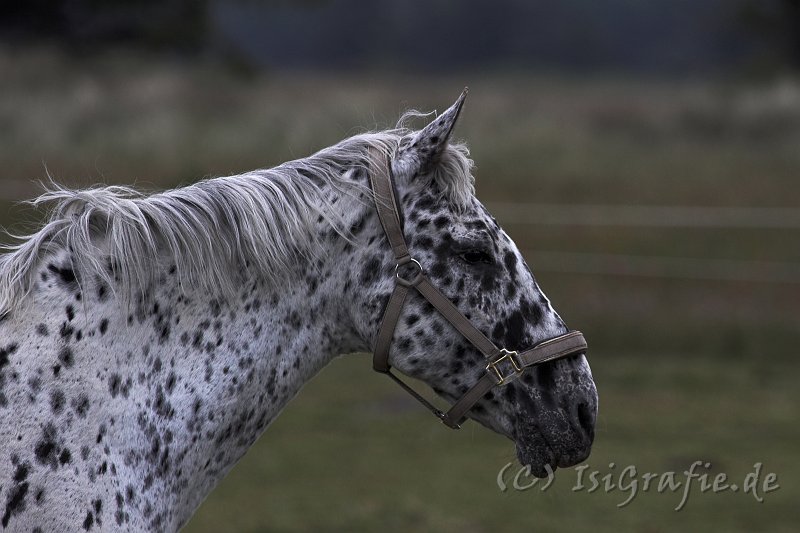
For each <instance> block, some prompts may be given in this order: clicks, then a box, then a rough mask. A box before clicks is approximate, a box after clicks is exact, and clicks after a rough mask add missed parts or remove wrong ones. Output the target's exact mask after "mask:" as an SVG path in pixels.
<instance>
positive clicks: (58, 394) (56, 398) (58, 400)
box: [50, 389, 66, 415]
mask: <svg viewBox="0 0 800 533" xmlns="http://www.w3.org/2000/svg"><path fill="white" fill-rule="evenodd" d="M64 403H66V398H65V397H64V392H63V391H62V390H61V389H55V390H54V391H52V392H51V393H50V408H51V409H52V410H53V414H56V415H58V414H61V411H63V410H64Z"/></svg>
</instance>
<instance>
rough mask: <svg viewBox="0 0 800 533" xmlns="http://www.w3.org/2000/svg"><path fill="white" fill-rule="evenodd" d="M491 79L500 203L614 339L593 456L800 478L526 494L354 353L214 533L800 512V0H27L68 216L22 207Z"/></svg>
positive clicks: (22, 139)
mask: <svg viewBox="0 0 800 533" xmlns="http://www.w3.org/2000/svg"><path fill="white" fill-rule="evenodd" d="M465 85H468V86H469V87H470V95H469V99H468V101H467V106H466V109H465V112H464V114H463V115H462V118H461V121H460V124H459V126H458V129H457V132H456V135H457V137H460V138H463V139H465V140H467V141H468V142H469V144H470V146H471V148H472V153H473V157H474V159H475V161H476V162H477V169H476V177H477V180H478V181H477V186H478V193H479V197H480V198H481V199H482V200H483V201H484V202H485V203H486V204H487V205H488V206H489V208H490V210H492V212H493V213H494V214H495V215H496V216H497V218H498V219H499V221H500V222H501V224H503V226H504V227H505V228H506V230H507V231H508V232H509V233H510V234H511V236H512V237H513V238H514V239H515V240H516V242H517V243H518V244H519V246H520V248H522V249H523V250H524V253H525V255H526V257H527V260H528V262H529V264H530V265H531V267H532V269H533V270H534V273H535V274H536V275H537V278H538V280H539V282H540V284H541V285H542V286H543V288H544V290H545V291H546V293H547V294H548V295H549V297H550V298H551V300H552V301H553V302H554V305H555V306H556V308H557V309H558V310H559V311H560V313H561V314H562V316H563V317H564V318H565V320H566V321H567V323H568V324H569V325H571V326H572V327H575V328H580V329H581V330H583V331H584V332H585V333H586V335H587V338H588V339H589V342H590V346H591V353H590V363H591V365H592V369H593V372H594V375H595V378H596V381H597V385H598V389H599V392H600V413H599V419H598V425H597V435H596V440H595V447H594V450H593V453H592V455H591V457H590V458H589V459H588V461H587V463H588V464H589V465H590V467H591V468H590V469H591V470H598V471H600V473H601V475H604V474H607V473H611V474H612V477H613V478H614V480H615V481H618V476H619V474H620V472H621V470H622V469H623V468H624V467H625V466H627V465H635V466H636V468H637V471H638V472H640V473H643V472H656V473H662V472H666V471H677V472H679V473H680V472H682V471H684V470H686V469H687V468H689V466H690V465H691V463H692V462H694V461H696V460H701V461H704V462H708V463H710V464H711V465H710V467H709V468H708V469H706V470H702V471H707V472H710V473H711V475H712V476H713V475H716V474H717V473H720V472H724V473H726V474H727V475H728V476H729V477H730V478H731V479H732V480H734V481H735V480H739V479H742V478H743V477H744V476H745V474H747V473H748V472H751V471H753V465H754V463H758V462H761V463H763V472H762V475H761V479H762V480H763V479H764V473H765V472H774V473H776V474H777V475H778V484H779V485H780V489H779V490H777V491H775V492H772V493H770V494H767V495H765V497H764V501H763V503H758V502H757V501H756V500H755V499H754V498H753V497H752V495H747V494H743V493H742V492H741V491H740V492H739V493H731V492H728V493H725V494H712V493H711V492H706V493H701V491H700V490H699V487H698V486H697V485H695V486H694V488H693V489H692V493H691V494H690V497H689V500H688V503H687V504H686V506H685V508H684V509H682V510H681V511H679V512H676V511H675V510H674V507H676V506H677V505H678V503H679V501H680V499H681V494H680V493H671V492H664V493H660V494H659V493H658V492H657V491H655V490H654V489H652V488H651V490H650V491H649V492H647V493H640V494H638V495H637V496H636V497H635V498H634V500H633V501H632V502H631V503H630V504H628V505H627V506H625V507H622V508H618V507H617V505H618V504H619V503H621V502H623V501H624V500H626V499H627V497H628V496H629V493H630V489H629V490H628V491H627V492H623V491H620V490H619V489H618V490H615V491H611V492H610V493H606V492H605V491H603V490H602V489H600V490H597V491H596V492H593V493H588V492H587V491H586V490H580V491H574V490H573V488H574V487H575V484H576V481H577V473H576V472H575V471H574V470H573V469H567V470H563V471H562V470H559V471H558V473H557V477H556V480H555V482H554V483H553V485H552V486H551V487H550V488H549V489H548V490H547V491H544V492H542V491H540V490H538V488H534V489H531V490H528V491H515V490H513V489H511V488H510V489H509V490H507V491H506V492H502V491H501V490H499V488H498V486H497V481H496V479H497V475H498V472H499V471H500V469H501V468H502V467H503V466H504V465H505V464H506V463H508V462H509V461H514V460H515V459H514V449H513V445H512V443H511V442H509V441H506V440H504V439H503V438H501V437H499V436H497V435H494V434H492V433H490V432H488V431H486V430H484V429H482V428H480V427H477V426H476V425H474V424H468V426H467V427H466V428H464V429H463V430H461V431H459V432H453V431H450V430H448V429H447V428H445V427H444V426H442V425H441V424H437V423H436V422H435V421H434V420H433V419H431V417H430V415H429V414H428V413H427V412H424V411H423V410H422V409H421V408H420V407H419V406H418V405H417V404H415V403H414V402H413V400H411V399H410V398H409V397H408V396H407V395H405V393H403V392H402V391H401V390H400V389H399V388H397V387H396V386H394V385H393V384H391V383H390V382H389V380H386V379H384V378H381V377H380V376H378V375H376V374H373V373H372V372H371V370H370V364H369V362H368V356H366V355H353V356H350V357H345V358H341V359H339V360H337V361H336V362H335V363H334V364H332V365H331V366H330V367H329V368H327V369H326V370H324V371H323V372H322V373H321V374H320V375H319V376H318V377H317V378H315V379H314V380H313V381H312V383H310V384H309V385H308V386H307V387H306V388H305V389H304V390H303V392H302V393H301V394H300V396H299V397H298V398H297V399H296V400H295V401H293V402H292V403H291V404H290V406H289V407H288V408H287V410H286V411H285V413H284V414H283V415H282V417H281V418H279V419H278V420H277V421H276V422H275V423H274V424H273V426H272V427H271V428H270V429H269V430H268V431H267V432H266V433H265V435H264V436H263V437H262V438H261V440H260V441H259V442H258V443H257V445H256V446H255V448H254V449H253V450H252V451H251V452H250V453H249V454H248V455H247V456H246V457H245V458H244V459H243V460H242V462H241V463H240V464H239V465H238V466H237V467H236V468H235V469H234V470H233V472H232V473H231V474H230V475H229V476H228V478H227V479H226V480H225V481H224V482H223V483H222V484H221V485H220V486H219V488H218V489H217V490H216V491H215V492H214V493H213V494H212V495H211V496H210V498H209V499H208V500H207V501H206V502H205V504H204V505H203V506H202V507H201V508H200V510H199V512H198V514H197V515H196V516H195V518H194V519H193V521H192V522H191V523H190V524H189V526H188V527H187V529H186V530H187V531H189V532H194V533H199V532H205V531H209V532H211V531H213V532H218V531H248V532H250V531H252V532H256V531H309V530H321V531H376V530H381V531H385V532H389V531H459V532H482V531H498V530H500V531H504V530H507V531H520V530H523V529H536V530H538V531H584V530H589V529H591V530H592V531H595V532H604V531H615V532H616V531H641V532H660V531H673V530H676V529H679V528H680V529H686V530H695V531H696V530H704V531H795V530H796V527H797V519H798V518H800V516H798V514H797V501H798V499H799V498H800V488H799V487H798V482H797V480H798V475H799V474H800V467H798V461H797V454H798V451H800V449H799V448H798V442H800V429H798V414H800V410H799V409H798V405H800V402H799V400H800V393H798V389H797V385H796V376H797V374H798V370H800V361H799V360H798V357H797V346H798V345H800V328H799V326H800V316H799V314H798V311H800V303H799V302H800V240H799V239H798V238H799V237H800V184H798V178H800V2H798V1H796V0H758V1H756V0H692V1H688V0H650V1H648V2H633V1H630V0H605V1H603V2H593V1H589V0H561V1H559V2H542V1H527V2H526V1H519V0H495V1H493V2H483V1H478V0H469V1H458V2H456V1H455V0H429V1H422V0H407V1H405V2H393V1H389V0H379V1H373V2H360V1H357V0H305V1H295V2H290V1H279V0H275V1H255V0H251V1H229V2H223V1H219V0H216V1H215V0H206V1H200V0H197V1H190V0H160V1H155V0H150V1H137V2H134V1H129V0H113V1H112V0H104V1H99V0H69V1H67V0H61V1H44V0H29V1H28V2H17V3H6V4H4V6H3V7H2V8H0V169H2V170H0V224H2V225H3V226H5V227H7V228H9V229H11V230H15V231H24V230H25V229H26V228H30V227H31V224H32V223H34V222H35V221H36V220H37V217H40V216H41V214H40V213H35V212H32V211H30V210H29V209H28V208H26V207H25V206H22V205H19V204H18V203H17V202H18V201H20V200H23V199H27V198H31V197H33V196H35V195H36V194H37V193H38V188H37V186H36V185H35V183H34V180H37V179H43V178H45V176H46V172H49V173H50V174H51V175H52V176H53V177H54V178H55V179H56V180H58V181H60V182H63V183H66V184H70V185H74V186H86V185H89V184H93V183H100V182H102V183H126V184H131V183H133V184H137V185H138V186H140V187H143V188H147V189H155V188H168V187H174V186H178V185H181V184H188V183H191V182H192V181H195V180H198V179H201V178H204V177H210V176H218V175H226V174H233V173H240V172H244V171H246V170H250V169H253V168H258V167H269V166H273V165H275V164H278V163H280V162H282V161H285V160H287V159H292V158H297V157H302V156H305V155H308V154H310V153H312V152H313V151H315V150H317V149H319V148H321V147H324V146H328V145H330V144H333V143H335V142H337V141H338V140H340V139H342V138H344V137H345V136H348V135H351V134H354V133H357V132H361V131H364V130H368V129H375V128H379V127H387V126H391V125H393V124H394V122H395V121H396V120H397V118H398V116H399V115H400V113H401V112H402V111H403V110H405V109H407V108H410V107H414V108H418V109H421V110H425V111H430V110H434V109H438V110H439V111H442V110H444V109H445V108H446V107H447V106H448V105H449V104H450V103H451V102H452V101H454V99H455V98H456V97H457V96H458V94H459V92H460V91H461V89H462V88H463V87H464V86H465ZM0 239H3V240H4V242H7V241H8V238H7V237H2V238H0ZM610 465H613V466H610ZM511 472H512V474H513V473H514V472H516V467H514V469H513V470H512V471H511ZM507 481H508V482H510V479H507ZM523 481H525V480H524V479H523ZM640 488H641V487H640Z"/></svg>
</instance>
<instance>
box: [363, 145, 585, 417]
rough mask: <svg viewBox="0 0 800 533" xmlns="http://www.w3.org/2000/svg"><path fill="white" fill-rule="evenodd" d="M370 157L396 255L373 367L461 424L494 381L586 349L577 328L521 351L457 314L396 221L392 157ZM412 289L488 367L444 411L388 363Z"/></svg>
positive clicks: (375, 187)
mask: <svg viewBox="0 0 800 533" xmlns="http://www.w3.org/2000/svg"><path fill="white" fill-rule="evenodd" d="M371 159H372V161H371V163H372V165H373V168H372V171H371V172H370V173H369V174H370V183H371V185H372V193H373V195H374V198H375V205H376V207H377V210H378V217H379V218H380V221H381V226H383V231H384V232H385V233H386V237H387V238H388V239H389V244H390V245H391V247H392V253H393V254H394V258H395V260H396V261H397V264H396V266H395V286H394V290H393V291H392V295H391V296H390V298H389V302H388V303H387V304H386V310H385V311H384V313H383V320H382V321H381V326H380V329H379V330H378V336H377V339H376V341H375V350H374V353H373V360H372V367H373V369H374V370H375V371H377V372H380V373H382V374H387V375H388V376H389V377H391V378H392V379H393V380H394V381H395V382H397V383H398V384H399V385H400V386H401V387H403V389H405V390H406V391H407V392H409V393H410V394H411V395H412V396H413V397H414V398H416V399H417V400H418V401H419V402H420V403H422V404H423V405H424V406H425V407H427V408H428V409H429V410H430V411H431V412H433V414H435V415H436V416H437V417H438V418H440V419H441V420H442V422H444V423H445V424H446V425H447V426H449V427H451V428H453V429H459V428H460V427H461V423H462V422H463V421H464V418H465V416H466V414H467V412H468V411H469V410H470V408H472V406H473V405H475V403H476V402H478V400H480V399H481V398H482V397H483V395H485V394H486V393H487V392H489V391H490V390H491V389H492V388H493V387H495V386H501V385H506V384H507V383H510V382H511V381H514V380H515V379H516V378H518V377H519V376H520V375H521V374H522V372H523V371H525V369H526V368H528V367H531V366H535V365H538V364H541V363H545V362H547V361H553V360H555V359H560V358H562V357H567V356H570V355H575V354H579V353H582V352H585V351H586V347H587V346H586V340H585V339H584V338H583V334H582V333H581V332H580V331H570V332H569V333H566V334H564V335H559V336H558V337H554V338H552V339H548V340H546V341H543V342H540V343H539V344H537V345H535V346H533V347H532V348H529V349H528V350H525V351H524V352H520V353H518V352H515V351H510V350H506V349H505V348H498V347H497V346H495V345H494V343H492V341H490V340H489V339H488V338H486V335H484V334H483V333H482V332H481V331H480V330H478V329H477V328H476V327H475V326H473V325H472V323H471V322H470V321H469V319H467V317H465V316H464V315H463V314H461V312H460V311H459V310H458V309H457V308H456V306H455V305H453V303H452V302H451V301H450V300H449V299H448V298H447V297H446V296H445V295H443V294H442V293H441V292H439V290H438V289H437V288H436V287H434V286H433V285H432V284H431V282H430V280H428V278H427V276H425V271H424V269H423V268H422V265H420V264H419V262H418V261H417V260H416V259H413V258H412V257H411V254H410V253H409V251H408V246H407V245H406V240H405V237H404V236H403V228H402V225H401V224H400V215H399V213H400V211H399V208H398V205H397V198H396V196H395V192H394V185H393V183H392V170H391V163H390V162H389V160H388V158H387V157H386V156H384V155H383V154H380V153H377V151H373V153H371ZM411 289H415V290H416V291H417V292H419V293H420V294H421V295H422V297H423V298H425V299H426V300H427V301H428V302H430V304H431V305H433V307H435V308H436V309H437V310H438V311H439V313H441V315H442V316H443V317H444V318H445V319H446V320H447V321H448V322H450V324H451V325H452V326H453V327H454V328H455V329H456V330H458V332H459V333H461V334H462V335H463V336H464V337H465V338H466V339H467V340H468V341H469V342H470V343H471V344H472V345H473V346H475V348H477V349H478V350H479V351H480V352H481V353H482V354H483V355H484V356H485V357H486V373H485V374H484V375H483V376H482V377H481V378H480V379H479V380H478V382H477V383H475V384H474V385H473V386H472V388H470V389H469V390H468V391H467V392H466V393H464V395H463V396H462V397H461V398H460V399H459V400H458V401H457V402H456V403H455V404H454V405H453V406H452V407H451V408H450V409H449V410H448V411H447V412H442V411H440V410H439V409H437V408H436V407H434V406H433V405H432V404H431V403H430V402H428V400H426V399H425V398H423V397H422V396H420V395H419V394H417V392H416V391H415V390H414V389H412V388H411V387H409V386H408V385H407V384H406V383H405V382H403V381H402V380H401V379H400V378H399V377H398V376H397V375H395V374H394V373H392V367H391V365H390V364H389V350H390V348H391V344H392V338H393V337H394V331H395V328H396V327H397V322H398V320H399V319H400V313H401V312H402V311H403V305H404V304H405V302H406V297H407V296H408V293H409V292H410V291H411Z"/></svg>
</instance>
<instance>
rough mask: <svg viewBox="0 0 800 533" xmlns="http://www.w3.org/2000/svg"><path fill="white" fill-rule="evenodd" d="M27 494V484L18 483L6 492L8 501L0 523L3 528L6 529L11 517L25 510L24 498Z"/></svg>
mask: <svg viewBox="0 0 800 533" xmlns="http://www.w3.org/2000/svg"><path fill="white" fill-rule="evenodd" d="M27 494H28V483H27V482H24V483H19V484H18V485H14V487H13V488H12V489H11V490H10V491H9V492H8V500H7V501H6V510H5V512H4V513H3V519H2V521H1V523H2V524H3V527H4V528H5V527H8V522H9V520H10V519H11V517H12V516H13V515H15V514H17V513H21V512H22V511H23V510H24V509H25V496H26V495H27Z"/></svg>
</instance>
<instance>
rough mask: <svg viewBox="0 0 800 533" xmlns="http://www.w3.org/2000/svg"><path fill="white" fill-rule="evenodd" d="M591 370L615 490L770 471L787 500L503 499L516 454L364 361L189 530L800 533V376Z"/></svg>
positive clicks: (288, 418) (600, 459)
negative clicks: (639, 480)
mask: <svg viewBox="0 0 800 533" xmlns="http://www.w3.org/2000/svg"><path fill="white" fill-rule="evenodd" d="M591 362H592V367H593V372H594V374H595V378H596V381H597V385H598V388H599V391H600V398H601V402H600V416H599V420H598V424H597V436H596V439H595V447H594V450H593V452H592V456H591V457H590V459H589V461H588V463H589V464H590V465H591V469H592V470H594V469H597V470H599V471H600V472H601V473H602V474H606V473H609V472H615V473H616V476H618V475H619V473H620V472H621V470H622V469H623V468H624V467H625V466H627V465H631V464H632V465H635V466H636V467H637V469H638V471H639V472H656V473H663V472H666V471H677V472H678V473H679V474H680V473H681V472H683V471H684V470H686V469H687V468H688V467H689V466H690V465H691V463H692V462H693V461H695V460H702V461H708V462H711V464H712V468H711V472H713V475H716V474H717V473H718V472H725V473H726V474H728V475H729V476H730V477H731V479H732V480H741V479H743V478H744V476H745V475H746V474H747V473H748V472H749V471H751V470H752V468H753V464H754V463H756V462H759V461H760V462H763V463H764V470H765V473H766V472H775V473H777V474H778V483H779V484H780V486H781V488H780V489H779V490H777V491H775V492H772V493H770V494H767V495H766V497H765V499H764V502H763V503H758V502H756V501H755V500H754V499H753V498H752V496H750V495H745V494H742V493H735V494H734V493H723V494H712V493H706V494H701V493H700V492H699V488H698V487H699V486H694V488H693V492H692V493H691V494H690V497H689V499H688V502H687V504H686V506H685V508H684V509H682V510H681V511H679V512H676V511H674V507H676V506H677V505H678V503H679V502H680V499H681V493H680V492H676V493H669V492H665V493H662V494H659V493H658V492H656V491H655V490H653V491H650V492H646V493H644V492H641V493H639V494H638V496H637V497H636V498H635V499H634V500H633V501H632V502H631V503H630V504H629V505H628V506H626V507H624V508H617V504H619V503H621V502H622V501H624V500H625V499H626V498H627V496H628V492H627V491H626V492H623V491H620V490H616V491H613V492H610V493H604V492H602V491H601V490H599V491H597V492H594V493H588V492H586V491H585V490H584V491H579V492H573V491H572V488H573V487H574V486H575V485H576V483H577V474H576V472H575V471H574V470H573V469H566V470H558V471H557V474H556V480H555V482H554V483H553V485H552V487H550V488H549V489H548V490H547V491H545V492H541V491H540V490H538V489H531V490H527V491H515V490H513V489H512V488H509V490H507V491H506V492H505V493H504V492H501V491H500V490H499V488H498V485H497V475H498V472H499V470H500V469H501V468H502V467H503V465H505V464H506V463H507V462H509V461H514V451H513V444H512V443H511V442H510V441H507V440H506V439H504V438H501V437H499V436H497V435H495V434H492V433H491V432H489V431H487V430H485V429H483V428H480V427H477V426H476V425H475V424H469V425H467V426H466V427H465V428H464V429H462V430H461V431H452V430H449V429H447V428H446V427H444V426H443V425H442V424H439V423H437V422H436V421H435V419H433V417H431V416H430V415H429V414H428V413H427V412H425V411H423V410H422V409H421V408H420V407H419V406H418V405H417V404H415V403H414V402H413V401H412V400H411V399H410V398H408V397H407V396H406V395H405V394H404V393H403V392H402V391H401V390H400V389H399V388H397V387H396V386H394V385H393V384H392V383H390V382H389V380H386V379H385V378H382V377H381V376H379V375H377V374H374V373H372V372H371V371H370V370H369V362H368V358H367V356H365V355H352V356H347V357H345V358H343V359H341V360H339V361H337V362H335V363H334V364H333V365H331V366H330V367H328V368H327V369H325V370H324V371H323V372H322V374H321V375H320V376H318V377H317V378H315V379H314V380H313V381H312V382H311V383H310V384H309V385H308V386H307V387H306V388H305V389H304V390H303V391H302V392H301V394H300V395H299V396H298V398H296V399H295V400H294V401H293V402H292V403H291V404H290V406H289V407H288V408H287V409H286V412H285V413H284V414H283V415H282V416H281V417H280V418H279V419H278V420H277V421H276V422H275V424H274V425H273V426H272V427H271V428H270V429H269V430H268V431H267V433H266V434H265V435H264V437H262V439H261V440H260V441H259V442H258V443H257V444H256V446H255V447H254V449H253V450H252V451H251V452H250V453H249V454H248V455H247V456H246V457H245V458H244V459H243V461H242V462H241V463H240V464H239V465H238V466H237V467H236V469H234V471H233V472H232V473H231V474H230V476H229V477H228V478H227V479H226V480H225V481H224V482H223V483H222V485H221V486H220V487H219V488H218V489H217V490H216V491H215V492H214V494H213V495H212V497H211V498H210V499H209V500H208V501H207V502H206V503H205V504H204V505H203V506H202V507H201V509H200V512H199V513H198V514H197V515H196V516H195V518H194V519H193V520H192V522H191V523H190V525H189V527H188V528H187V530H188V531H190V532H203V531H221V530H229V531H253V532H255V531H311V530H317V529H322V530H326V531H376V530H381V531H408V530H416V531H496V530H504V531H521V530H523V529H536V530H539V531H576V530H577V531H583V530H587V529H589V528H590V527H591V528H592V530H593V531H600V532H604V531H609V532H615V531H620V530H623V531H646V532H655V531H674V530H676V529H679V528H680V529H688V530H691V531H793V530H794V528H795V525H796V501H797V498H798V497H800V490H799V489H798V486H797V483H796V480H797V477H798V475H799V474H800V468H799V467H798V465H797V461H796V452H797V444H796V443H797V442H798V439H800V428H798V426H797V424H796V421H797V419H798V415H800V412H799V410H798V405H800V402H799V401H798V400H800V394H798V392H797V389H796V387H795V383H794V378H793V375H794V374H795V373H796V372H797V371H798V370H800V366H799V365H798V363H797V362H796V361H794V362H790V363H787V364H785V365H782V366H781V367H777V366H774V367H765V366H762V365H758V364H757V363H755V362H741V361H739V362H733V363H731V364H721V362H720V361H716V360H708V359H703V358H698V359H694V360H687V359H686V358H685V357H681V356H668V355H663V356H659V357H658V358H654V357H652V356H634V355H631V356H622V355H614V356H611V355H610V354H607V353H603V352H602V351H600V350H598V351H596V352H593V353H592V356H591ZM611 462H613V463H615V464H616V465H617V466H616V467H615V468H613V469H612V468H609V467H608V465H609V463H611ZM517 468H518V467H517V466H516V463H515V466H514V467H513V469H512V474H508V475H507V476H506V478H505V479H506V482H507V483H508V485H509V487H511V482H512V479H513V473H514V472H516V469H517ZM763 477H764V474H762V477H761V479H762V480H763ZM522 480H523V481H526V479H525V478H523V479H522ZM587 483H588V482H587Z"/></svg>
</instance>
